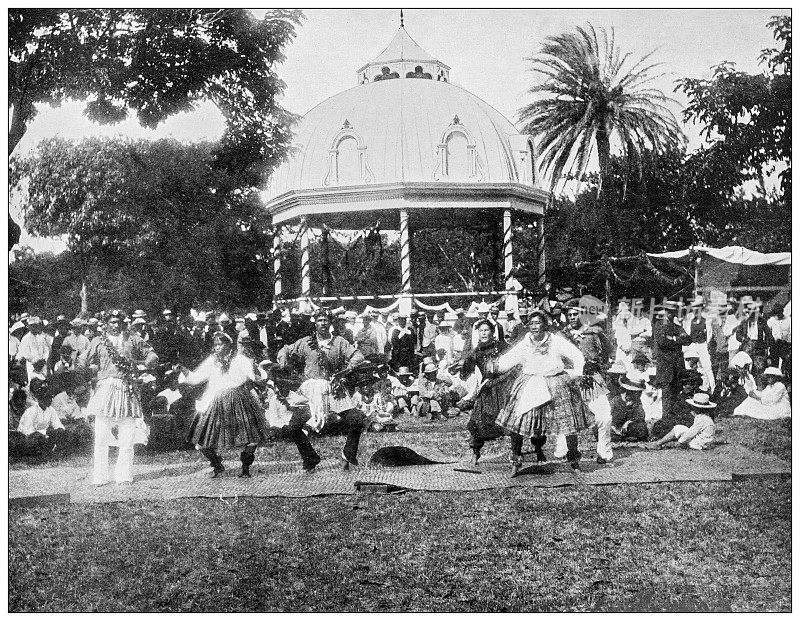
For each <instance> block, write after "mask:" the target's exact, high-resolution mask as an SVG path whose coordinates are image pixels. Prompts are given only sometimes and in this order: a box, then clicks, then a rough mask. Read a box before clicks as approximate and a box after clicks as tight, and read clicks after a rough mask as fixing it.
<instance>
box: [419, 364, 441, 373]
mask: <svg viewBox="0 0 800 621" xmlns="http://www.w3.org/2000/svg"><path fill="white" fill-rule="evenodd" d="M438 370H439V369H437V368H436V365H435V364H433V363H432V362H429V363H428V364H426V365H425V368H424V369H422V372H423V373H436V372H437V371H438Z"/></svg>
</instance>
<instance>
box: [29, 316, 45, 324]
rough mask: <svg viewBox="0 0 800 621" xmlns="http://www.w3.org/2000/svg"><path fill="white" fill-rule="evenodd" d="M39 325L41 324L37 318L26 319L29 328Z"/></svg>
mask: <svg viewBox="0 0 800 621" xmlns="http://www.w3.org/2000/svg"><path fill="white" fill-rule="evenodd" d="M41 323H42V320H41V319H40V318H39V317H36V316H33V317H28V325H29V326H33V325H36V324H41ZM45 325H47V324H45Z"/></svg>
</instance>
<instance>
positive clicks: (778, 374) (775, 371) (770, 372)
mask: <svg viewBox="0 0 800 621" xmlns="http://www.w3.org/2000/svg"><path fill="white" fill-rule="evenodd" d="M764 375H773V376H775V377H783V373H781V370H780V369H779V368H778V367H767V368H766V369H764Z"/></svg>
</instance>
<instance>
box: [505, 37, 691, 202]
mask: <svg viewBox="0 0 800 621" xmlns="http://www.w3.org/2000/svg"><path fill="white" fill-rule="evenodd" d="M601 33H602V41H601V40H599V39H598V36H597V32H596V31H595V29H594V27H593V26H592V25H591V24H589V25H588V27H587V28H582V27H578V28H576V31H575V32H567V33H563V34H560V35H555V36H551V37H547V38H546V39H545V41H544V43H543V44H542V47H541V49H540V51H539V53H538V54H537V55H535V56H533V57H531V58H528V59H527V60H530V61H531V62H532V65H531V70H532V71H533V73H534V74H536V75H537V76H538V77H539V78H541V79H542V80H543V81H542V82H540V83H538V84H536V85H534V86H533V87H532V88H531V89H530V90H529V92H530V93H531V94H532V95H534V96H535V97H536V99H535V100H534V101H533V102H531V103H530V104H528V105H526V106H525V107H523V108H522V109H521V110H520V111H519V116H520V120H521V121H522V122H524V123H525V128H524V131H526V132H527V133H530V134H533V135H535V136H536V137H537V139H538V144H539V149H540V160H541V166H542V172H543V173H544V174H545V175H549V176H550V178H551V186H552V187H553V188H555V187H556V185H557V182H558V180H559V179H560V178H561V177H562V176H563V175H564V174H565V173H568V172H573V173H574V174H575V175H576V176H577V177H579V178H580V177H581V176H582V175H583V174H584V172H585V171H586V167H587V165H588V163H589V159H590V156H591V154H592V151H593V150H594V149H595V148H596V149H597V156H598V162H599V168H600V171H599V183H598V186H597V187H598V191H600V190H602V187H603V183H604V181H605V179H606V176H607V175H608V173H609V166H610V160H611V155H612V142H614V143H616V144H618V147H619V149H620V151H621V154H622V156H623V157H624V158H625V160H626V161H627V162H629V163H630V164H631V165H634V164H637V163H638V162H639V161H640V159H641V156H642V155H643V154H644V153H646V152H650V151H655V152H662V151H666V150H669V149H674V148H676V147H677V146H678V145H679V144H680V143H681V142H682V140H683V135H682V133H681V131H680V128H679V127H678V124H677V121H676V120H675V118H674V116H673V114H672V113H671V112H670V110H669V108H668V107H667V104H668V103H669V102H671V101H672V100H671V99H670V98H668V97H667V96H665V95H664V94H663V93H662V92H661V91H659V90H656V89H653V88H647V87H646V86H645V85H646V84H648V83H649V82H651V81H652V80H653V79H655V78H656V77H659V76H657V75H654V74H653V70H654V69H655V68H657V67H658V66H659V65H658V64H648V61H649V58H650V56H651V55H652V52H651V53H650V54H647V55H645V56H644V57H642V58H640V59H639V60H638V61H635V62H633V61H631V62H628V59H629V58H630V57H631V55H630V54H625V55H624V56H623V55H622V54H621V52H620V49H619V47H618V46H617V45H616V43H615V40H614V30H613V29H612V30H611V36H610V37H609V35H608V34H607V32H606V31H605V30H603V29H601ZM661 75H663V74H661Z"/></svg>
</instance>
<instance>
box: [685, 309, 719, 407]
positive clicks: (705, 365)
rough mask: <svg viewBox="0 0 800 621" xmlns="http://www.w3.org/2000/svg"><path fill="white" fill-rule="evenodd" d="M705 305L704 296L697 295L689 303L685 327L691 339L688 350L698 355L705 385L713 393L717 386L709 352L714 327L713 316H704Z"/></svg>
mask: <svg viewBox="0 0 800 621" xmlns="http://www.w3.org/2000/svg"><path fill="white" fill-rule="evenodd" d="M704 306H705V302H704V300H703V297H702V296H697V297H696V298H695V299H694V300H693V301H692V303H691V304H690V305H689V309H690V312H689V313H688V314H687V315H686V318H685V319H684V320H683V329H684V330H685V331H686V333H687V334H688V335H689V338H690V339H691V343H689V345H688V346H687V347H686V351H689V352H692V353H693V354H695V355H697V357H698V359H699V361H700V368H701V369H702V371H701V373H702V374H703V379H704V382H703V383H704V386H706V387H707V388H708V392H709V393H711V392H713V391H714V386H715V379H714V370H713V368H712V366H711V354H710V352H709V342H710V341H711V336H712V333H713V329H712V327H711V317H706V316H703V308H704Z"/></svg>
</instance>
